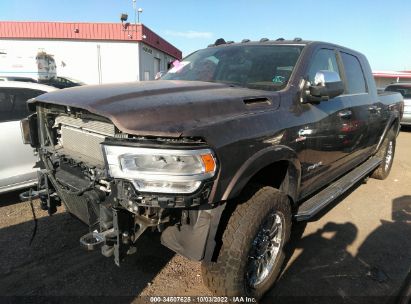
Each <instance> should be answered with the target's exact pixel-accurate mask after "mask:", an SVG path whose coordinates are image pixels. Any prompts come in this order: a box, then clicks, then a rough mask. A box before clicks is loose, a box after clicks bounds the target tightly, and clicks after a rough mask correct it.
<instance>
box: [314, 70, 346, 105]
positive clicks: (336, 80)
mask: <svg viewBox="0 0 411 304" xmlns="http://www.w3.org/2000/svg"><path fill="white" fill-rule="evenodd" d="M343 92H344V85H343V82H342V81H341V78H340V75H338V73H336V72H332V71H318V72H317V74H315V78H314V85H311V86H310V87H309V93H308V94H307V100H308V101H309V102H321V101H327V100H329V99H330V98H334V97H337V96H339V95H341V94H342V93H343Z"/></svg>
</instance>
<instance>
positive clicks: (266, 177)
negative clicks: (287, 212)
mask: <svg viewBox="0 0 411 304" xmlns="http://www.w3.org/2000/svg"><path fill="white" fill-rule="evenodd" d="M289 168H290V163H289V162H288V161H286V160H281V161H277V162H275V163H272V164H270V165H268V166H266V167H264V168H262V169H261V170H260V171H258V172H257V173H256V174H254V176H253V177H251V179H250V180H249V181H248V182H247V184H246V185H245V186H244V188H243V189H242V191H241V192H240V194H239V195H238V196H237V197H236V198H233V199H231V200H229V201H227V202H226V206H225V209H224V211H223V213H222V215H221V218H220V222H219V224H218V228H217V231H216V235H215V238H214V239H215V242H216V243H215V248H214V252H213V255H212V258H211V260H212V261H216V260H217V257H218V254H219V252H220V249H221V246H222V238H223V234H224V231H225V229H226V227H227V224H228V221H229V219H230V217H231V215H232V213H233V212H234V210H235V209H236V206H237V205H239V204H241V203H243V202H245V201H247V200H248V199H249V198H250V197H251V196H252V195H253V194H254V192H255V190H256V189H257V187H261V186H271V187H273V188H276V189H279V190H282V191H284V192H285V193H286V194H288V187H289V180H288V179H289V178H288V170H289ZM290 202H291V204H292V206H291V207H293V202H292V199H291V198H290Z"/></svg>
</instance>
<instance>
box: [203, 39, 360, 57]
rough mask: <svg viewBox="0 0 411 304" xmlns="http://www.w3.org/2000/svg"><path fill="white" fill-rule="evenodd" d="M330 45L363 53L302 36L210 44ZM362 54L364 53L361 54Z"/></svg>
mask: <svg viewBox="0 0 411 304" xmlns="http://www.w3.org/2000/svg"><path fill="white" fill-rule="evenodd" d="M324 44H326V45H328V46H330V47H335V48H339V49H343V50H346V51H348V52H350V53H353V54H361V53H360V52H358V51H356V50H353V49H350V48H347V47H344V46H341V45H338V44H334V43H330V42H324V41H317V40H303V39H301V38H294V39H292V40H285V39H283V38H278V39H276V40H270V39H268V38H261V39H260V40H256V41H251V40H249V39H243V40H242V41H240V42H234V41H225V40H224V39H223V38H219V39H217V40H216V41H215V42H214V43H213V44H210V45H208V47H209V48H211V47H227V46H239V45H301V46H306V45H310V46H316V45H324ZM361 55H362V54H361Z"/></svg>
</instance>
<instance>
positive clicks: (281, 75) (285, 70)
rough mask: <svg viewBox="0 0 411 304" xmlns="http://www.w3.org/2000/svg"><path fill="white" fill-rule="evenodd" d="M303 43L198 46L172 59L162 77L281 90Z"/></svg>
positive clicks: (286, 81)
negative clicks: (181, 58) (176, 58)
mask: <svg viewBox="0 0 411 304" xmlns="http://www.w3.org/2000/svg"><path fill="white" fill-rule="evenodd" d="M302 49H303V46H289V45H233V46H224V47H218V48H214V47H213V48H207V49H203V50H199V51H197V52H195V53H193V54H191V55H189V56H188V57H186V58H184V59H183V60H182V61H181V62H176V63H174V67H172V68H171V69H170V70H169V71H168V72H167V74H165V75H164V76H163V77H161V79H165V80H198V81H209V82H219V83H227V84H231V85H236V86H242V87H247V88H252V89H262V90H273V91H277V90H281V89H283V88H284V87H285V86H286V85H287V83H288V80H289V78H290V76H291V73H292V71H293V69H294V66H295V64H296V62H297V60H298V57H299V56H300V53H301V51H302Z"/></svg>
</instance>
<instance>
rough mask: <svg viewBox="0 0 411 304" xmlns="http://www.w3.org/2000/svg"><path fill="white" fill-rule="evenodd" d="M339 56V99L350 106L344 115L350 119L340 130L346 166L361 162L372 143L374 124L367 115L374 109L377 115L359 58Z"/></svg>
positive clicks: (342, 53)
mask: <svg viewBox="0 0 411 304" xmlns="http://www.w3.org/2000/svg"><path fill="white" fill-rule="evenodd" d="M339 55H340V58H341V64H342V71H343V72H342V75H343V80H344V84H345V92H344V94H343V96H342V98H345V99H347V101H349V103H350V108H348V109H347V115H350V119H347V120H346V121H345V122H344V123H343V125H342V128H341V131H342V132H341V134H342V137H343V138H344V143H345V146H346V147H345V152H346V153H347V155H348V156H349V157H348V159H347V164H348V163H350V162H355V161H356V160H357V161H361V160H362V159H363V157H365V156H366V155H368V153H369V152H370V149H371V143H372V142H373V141H374V139H373V138H371V137H373V135H372V134H371V133H372V129H373V128H375V127H376V126H375V123H372V121H371V115H370V114H372V113H373V112H374V110H375V113H377V111H378V109H377V106H375V105H374V101H373V96H372V95H371V94H370V93H369V89H368V86H367V83H366V78H365V76H364V71H363V68H362V66H361V63H360V60H359V58H357V57H356V56H355V55H353V54H349V53H346V52H344V51H341V52H340V53H339ZM374 106H375V109H374V108H373V107H374ZM373 109H374V110H373Z"/></svg>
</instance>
